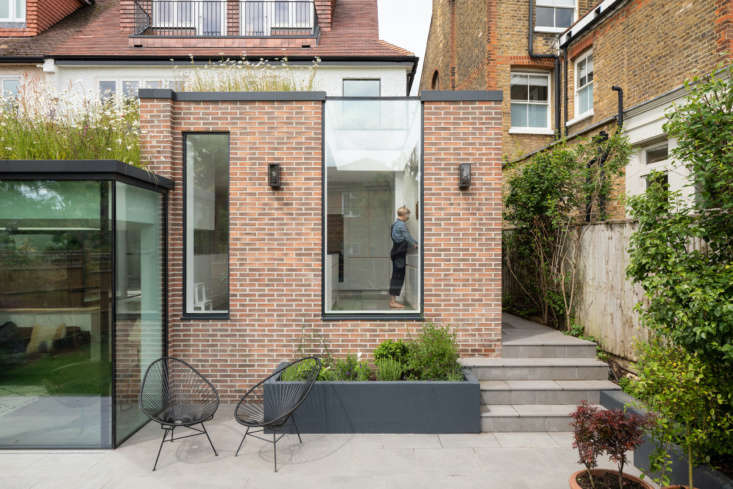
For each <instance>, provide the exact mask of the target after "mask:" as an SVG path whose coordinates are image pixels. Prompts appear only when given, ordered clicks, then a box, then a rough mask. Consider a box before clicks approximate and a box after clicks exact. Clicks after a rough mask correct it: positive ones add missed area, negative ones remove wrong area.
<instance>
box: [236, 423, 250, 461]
mask: <svg viewBox="0 0 733 489" xmlns="http://www.w3.org/2000/svg"><path fill="white" fill-rule="evenodd" d="M248 434H249V426H247V431H245V432H244V436H243V437H242V441H240V442H239V447H238V448H237V453H235V454H234V456H235V457H236V456H237V455H239V450H241V448H242V445H243V444H244V439H245V438H247V435H248Z"/></svg>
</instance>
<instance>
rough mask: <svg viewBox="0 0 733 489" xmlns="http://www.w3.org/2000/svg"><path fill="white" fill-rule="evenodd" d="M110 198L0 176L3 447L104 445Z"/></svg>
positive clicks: (80, 188)
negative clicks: (8, 179) (4, 179)
mask: <svg viewBox="0 0 733 489" xmlns="http://www.w3.org/2000/svg"><path fill="white" fill-rule="evenodd" d="M110 196H111V184H110V183H109V182H93V181H91V182H88V181H68V182H66V181H65V182H61V181H0V446H6V447H16V448H17V447H35V446H39V447H53V446H60V447H108V446H111V443H112V438H111V364H110V360H111V355H110V345H111V338H110V331H111V321H112V317H111V313H112V303H111V300H112V286H113V284H112V269H111V264H112V256H111V250H112V232H111V230H112V226H111V222H110V215H111V202H110Z"/></svg>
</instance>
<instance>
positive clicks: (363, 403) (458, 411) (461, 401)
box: [265, 374, 481, 433]
mask: <svg viewBox="0 0 733 489" xmlns="http://www.w3.org/2000/svg"><path fill="white" fill-rule="evenodd" d="M464 375H466V381H465V382H442V381H435V382H433V381H399V382H380V381H376V382H371V381H370V382H316V383H315V384H314V385H313V389H312V390H311V392H310V394H309V395H308V398H307V399H306V400H305V402H303V404H301V406H300V407H299V408H298V410H297V411H296V412H295V419H296V421H297V423H298V428H299V429H300V432H301V433H480V432H481V411H480V410H481V390H480V387H479V382H478V380H477V379H476V378H475V377H472V376H471V375H470V374H464ZM284 384H286V383H285V382H281V381H279V380H277V381H275V380H273V381H270V382H268V383H266V384H265V397H267V396H268V395H277V390H278V389H282V388H283V387H284ZM265 405H267V402H266V403H265ZM288 430H289V432H291V433H292V432H294V431H295V428H294V427H293V426H292V423H291V424H290V425H289V427H288Z"/></svg>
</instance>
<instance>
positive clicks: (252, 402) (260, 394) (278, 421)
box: [234, 357, 321, 472]
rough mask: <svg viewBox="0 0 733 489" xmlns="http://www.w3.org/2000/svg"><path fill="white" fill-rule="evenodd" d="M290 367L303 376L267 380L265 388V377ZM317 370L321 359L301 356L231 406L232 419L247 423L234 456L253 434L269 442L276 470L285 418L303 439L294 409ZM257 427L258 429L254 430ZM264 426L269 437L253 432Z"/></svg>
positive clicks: (306, 391)
mask: <svg viewBox="0 0 733 489" xmlns="http://www.w3.org/2000/svg"><path fill="white" fill-rule="evenodd" d="M290 367H292V368H295V369H299V370H300V371H301V373H302V374H303V375H302V378H303V379H304V380H299V381H294V382H278V383H277V384H276V385H272V384H271V383H270V385H269V386H267V388H266V384H268V381H270V380H273V379H277V377H279V376H280V375H281V374H282V372H284V371H285V370H286V369H288V368H290ZM320 372H321V360H320V359H318V358H316V357H306V358H301V359H300V360H296V361H294V362H292V363H290V364H288V365H285V366H284V367H281V368H279V369H277V370H276V371H275V373H273V374H271V375H269V376H268V377H267V378H265V379H264V380H262V381H260V382H259V383H258V384H256V385H255V386H254V387H252V388H251V389H250V390H249V391H247V393H246V394H245V395H244V396H243V397H242V399H241V400H240V401H239V403H238V404H237V407H236V409H235V410H234V419H236V420H237V422H238V423H239V424H241V425H243V426H246V427H247V431H246V432H245V433H244V436H243V437H242V441H241V442H240V443H239V447H238V448H237V453H235V454H234V456H235V457H236V456H237V455H239V450H241V448H242V445H243V444H244V440H245V439H246V438H247V436H248V435H249V436H254V437H255V438H258V439H260V440H263V441H266V442H268V443H272V451H273V454H274V457H275V460H274V466H275V472H277V442H278V441H280V439H281V438H282V437H283V436H285V432H284V430H285V426H286V424H287V423H288V421H292V422H293V425H294V426H295V432H296V433H297V434H298V440H299V441H300V443H303V439H302V438H301V437H300V431H299V430H298V425H297V424H296V423H295V417H294V415H293V413H294V412H295V410H296V409H298V407H300V405H301V404H303V401H305V399H306V397H308V394H309V393H310V391H311V388H312V387H313V384H314V383H315V381H316V380H317V379H318V374H319V373H320ZM265 391H267V392H265ZM258 428H259V430H257V431H253V430H256V429H258ZM265 430H269V431H272V441H270V440H268V439H266V438H263V437H260V436H257V435H256V434H255V433H264V432H265ZM278 433H279V436H278Z"/></svg>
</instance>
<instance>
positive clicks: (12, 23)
mask: <svg viewBox="0 0 733 489" xmlns="http://www.w3.org/2000/svg"><path fill="white" fill-rule="evenodd" d="M25 27H26V24H25V20H8V19H5V20H0V29H25Z"/></svg>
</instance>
